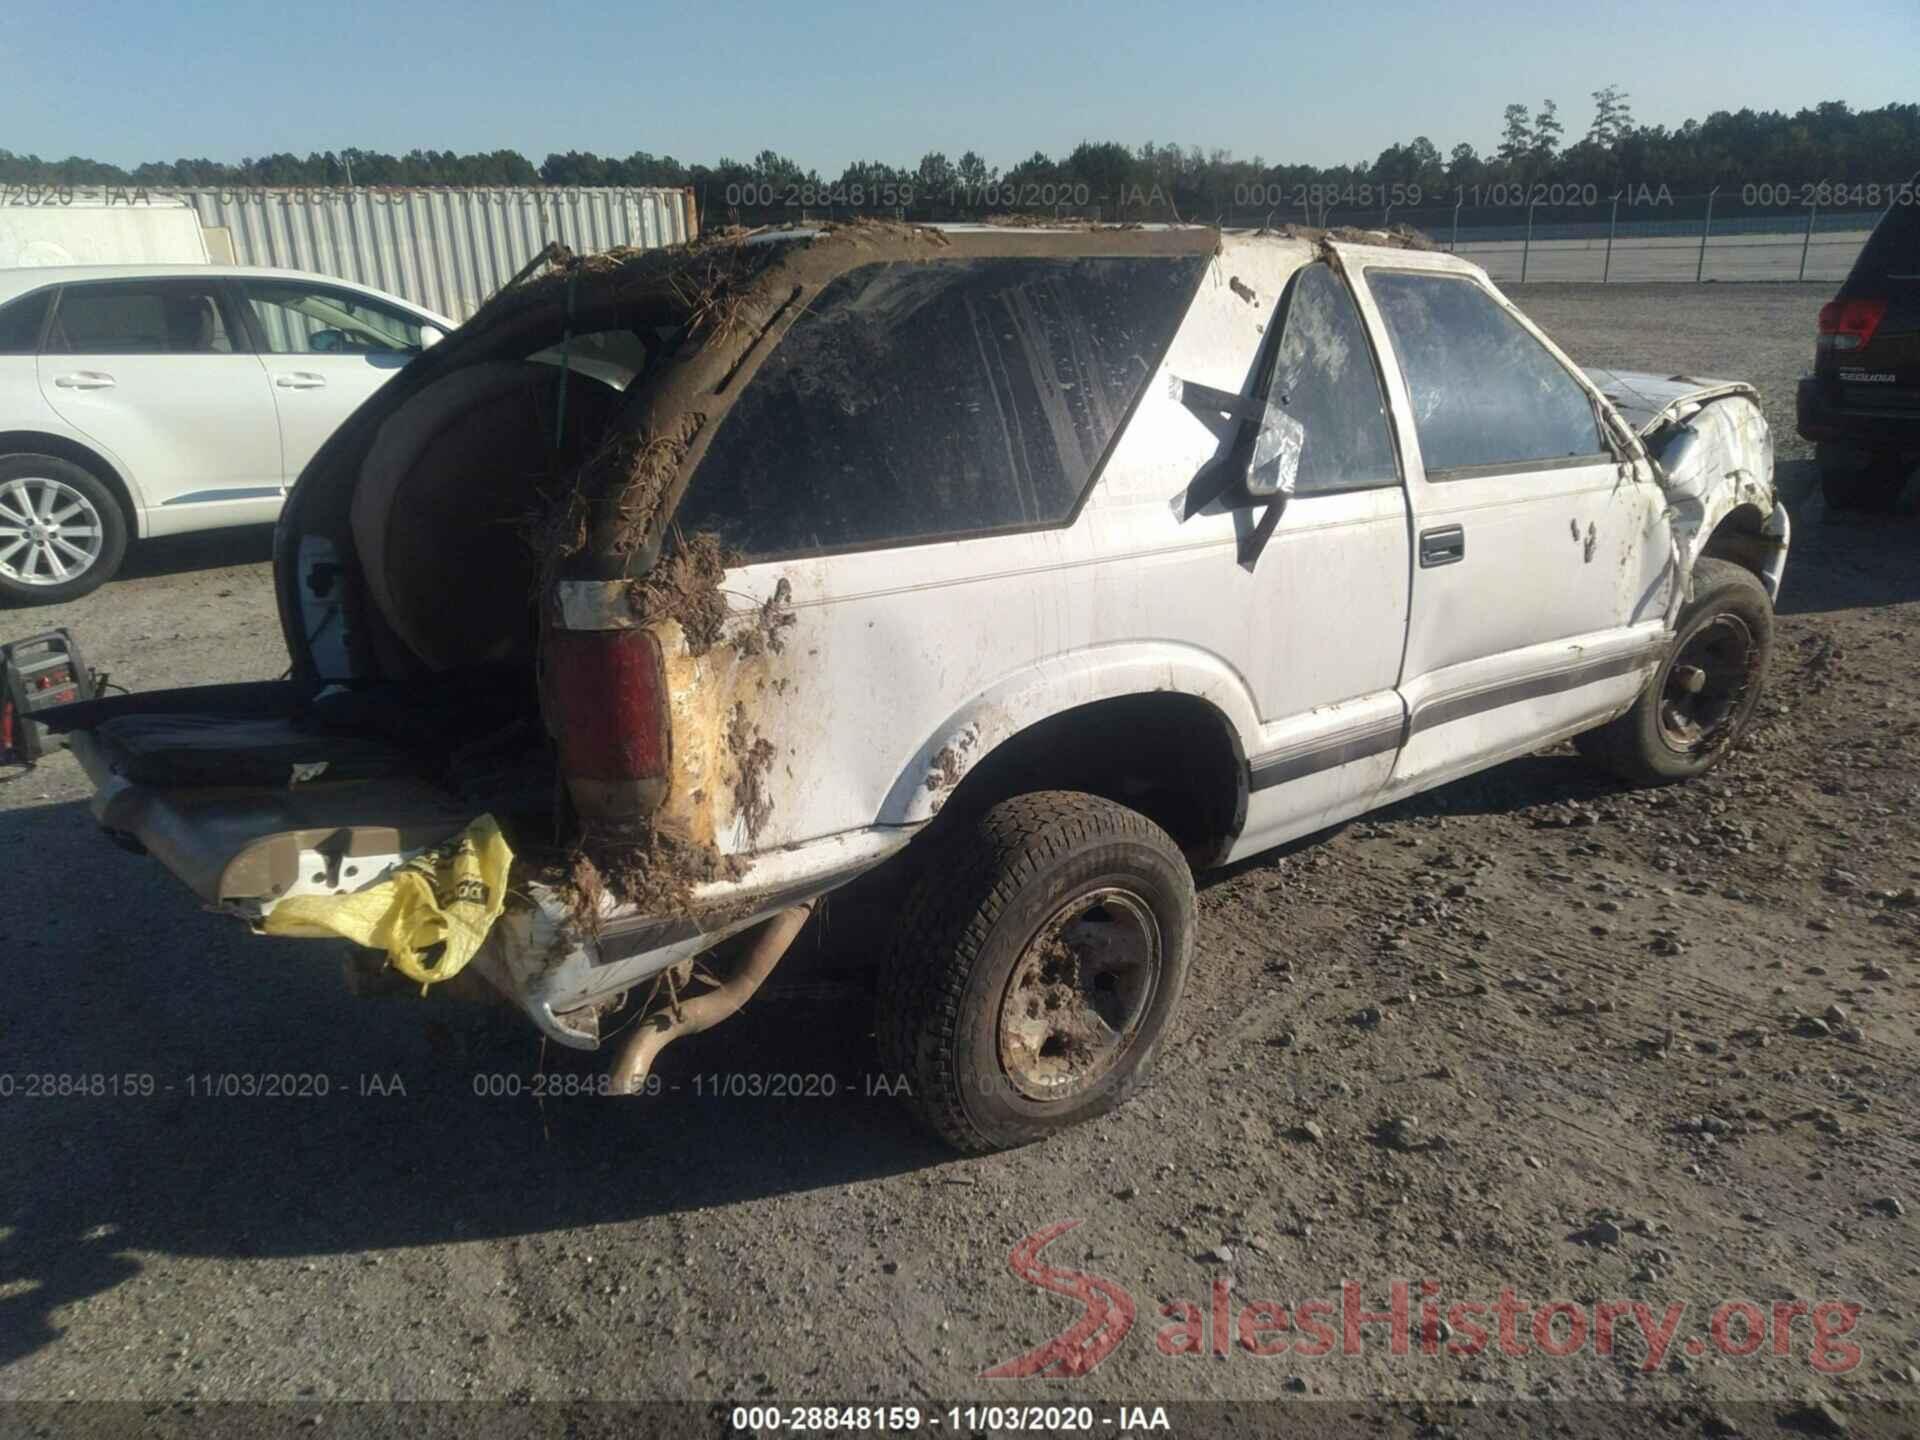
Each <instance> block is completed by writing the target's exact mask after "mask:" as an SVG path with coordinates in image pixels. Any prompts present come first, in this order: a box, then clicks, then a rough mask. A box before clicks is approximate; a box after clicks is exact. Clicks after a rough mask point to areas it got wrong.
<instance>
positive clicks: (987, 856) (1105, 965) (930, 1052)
mask: <svg viewBox="0 0 1920 1440" xmlns="http://www.w3.org/2000/svg"><path fill="white" fill-rule="evenodd" d="M933 843H935V844H936V845H939V846H941V847H942V849H941V853H940V855H939V856H938V857H937V860H938V863H935V864H931V865H929V866H928V867H927V868H926V870H925V871H924V872H923V873H922V875H921V877H920V880H919V883H918V884H917V885H916V886H915V887H914V889H913V891H912V893H911V894H910V896H909V898H908V900H907V904H906V907H905V910H904V912H903V914H902V917H901V921H900V925H899V928H898V930H897V932H896V935H895V940H894V944H893V950H892V954H891V955H890V956H889V957H888V963H887V966H886V969H885V970H884V972H883V973H882V976H881V982H880V1014H879V1038H880V1051H881V1059H882V1062H883V1063H884V1065H885V1067H886V1070H887V1074H888V1076H889V1078H895V1077H904V1078H905V1079H906V1081H907V1082H908V1086H909V1089H910V1092H911V1096H912V1104H913V1107H914V1109H915V1110H916V1111H917V1113H918V1114H919V1116H920V1118H921V1119H922V1120H923V1121H924V1122H925V1123H926V1125H927V1126H928V1127H929V1128H930V1129H931V1130H933V1132H934V1133H935V1134H936V1135H938V1136H940V1138H941V1139H943V1140H945V1141H946V1142H947V1143H948V1144H950V1145H952V1146H953V1147H954V1148H955V1149H958V1150H963V1151H967V1152H969V1153H976V1154H977V1153H981V1152H984V1151H989V1150H1003V1149H1008V1148H1010V1147H1012V1146H1016V1145H1026V1144H1029V1143H1031V1142H1032V1141H1035V1140H1040V1139H1044V1138H1045V1137H1046V1136H1048V1135H1051V1134H1053V1133H1054V1132H1055V1131H1057V1130H1064V1129H1066V1128H1067V1127H1068V1126H1070V1125H1076V1124H1078V1123H1079V1122H1081V1121H1082V1120H1088V1119H1091V1118H1093V1117H1094V1116H1096V1115H1102V1114H1105V1113H1106V1112H1107V1111H1109V1110H1111V1109H1113V1108H1114V1107H1115V1106H1117V1105H1119V1104H1121V1103H1122V1102H1123V1101H1125V1100H1126V1099H1128V1098H1129V1097H1130V1096H1131V1095H1132V1094H1133V1093H1134V1092H1135V1091H1137V1090H1138V1089H1139V1088H1140V1087H1141V1086H1142V1085H1143V1084H1145V1082H1146V1080H1147V1077H1148V1074H1149V1072H1150V1070H1151V1068H1152V1065H1153V1061H1154V1058H1155V1056H1156V1055H1157V1054H1158V1052H1159V1050H1160V1047H1161V1045H1162V1044H1163V1043H1164V1041H1165V1039H1166V1036H1167V1032H1168V1029H1169V1027H1170V1025H1171V1023H1172V1020H1173V1016H1174V1014H1175V1012H1176V1011H1177V1010H1178V1008H1179V1004H1180V994H1181V991H1182V990H1183V989H1184V988H1185V985H1186V978H1187V967H1188V965H1189V963H1190V961H1191V958H1192V953H1193V933H1194V895H1193V874H1192V872H1191V871H1190V870H1189V869H1188V868H1187V862H1186V860H1185V858H1184V857H1183V856H1182V855H1181V853H1180V847H1179V846H1178V845H1176V844H1175V843H1174V841H1173V837H1172V836H1170V835H1168V834H1167V833H1166V832H1165V831H1164V830H1162V829H1161V828H1160V827H1159V826H1158V825H1155V824H1154V823H1153V822H1152V821H1151V820H1149V819H1147V818H1146V817H1145V816H1144V815H1141V814H1138V813H1137V812H1135V811H1132V810H1129V809H1127V808H1126V807H1125V806H1123V805H1117V804H1115V803H1113V802H1112V801H1110V800H1102V799H1099V798H1097V797H1095V796H1092V795H1083V794H1079V793H1077V792H1074V791H1065V790H1044V791H1038V792H1036V793H1033V794H1029V795H1020V796H1016V797H1014V798H1013V799H1011V800H1005V801H1002V802H1001V803H1000V804H998V805H996V806H994V807H993V808H992V809H991V810H988V811H987V812H986V813H985V814H984V815H981V816H978V817H977V818H971V819H969V820H968V821H966V822H965V823H964V826H963V827H962V828H961V829H959V830H957V831H955V832H954V833H953V834H950V835H948V836H946V837H945V838H944V840H935V841H934V842H933Z"/></svg>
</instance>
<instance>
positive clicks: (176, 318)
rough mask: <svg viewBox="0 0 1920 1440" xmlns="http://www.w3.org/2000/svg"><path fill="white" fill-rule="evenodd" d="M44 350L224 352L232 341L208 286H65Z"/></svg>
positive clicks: (74, 352) (78, 352)
mask: <svg viewBox="0 0 1920 1440" xmlns="http://www.w3.org/2000/svg"><path fill="white" fill-rule="evenodd" d="M47 349H49V350H51V351H53V352H55V353H57V354H67V355H227V354H231V353H233V350H234V345H233V339H232V337H231V335H230V334H229V333H228V329H227V317H226V314H225V312H224V310H223V308H222V306H221V304H220V301H219V299H218V298H217V297H216V296H215V294H214V293H213V290H212V288H211V287H209V286H207V285H203V284H201V283H199V282H193V283H184V282H174V283H166V284H160V285H151V286H150V285H143V284H132V285H73V286H68V287H67V289H66V290H64V291H63V292H62V293H61V296H60V308H59V309H58V310H56V311H55V312H54V316H53V330H52V332H51V333H50V334H49V335H48V336H47Z"/></svg>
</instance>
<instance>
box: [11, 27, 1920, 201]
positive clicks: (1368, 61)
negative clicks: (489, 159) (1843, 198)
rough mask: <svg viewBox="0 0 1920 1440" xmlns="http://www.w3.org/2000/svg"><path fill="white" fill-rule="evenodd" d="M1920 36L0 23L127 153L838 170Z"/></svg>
mask: <svg viewBox="0 0 1920 1440" xmlns="http://www.w3.org/2000/svg"><path fill="white" fill-rule="evenodd" d="M1916 55H1920V4H1916V3H1915V0H1853V3H1851V4H1849V5H1847V6H1845V7H1841V6H1835V5H1831V4H1823V5H1816V4H1813V3H1808V0H1796V3H1784V0H1740V3H1721V0H1682V3H1680V4H1671V3H1667V4H1656V3H1652V0H1625V3H1614V4H1609V3H1607V0H1588V3H1579V4H1576V3H1571V0H1558V3H1555V0H1524V3H1523V0H1481V3H1478V4H1474V5H1467V4H1461V3H1457V0H1456V3H1452V4H1445V5H1442V4H1424V3H1397V4H1396V3H1388V4H1384V5H1381V6H1379V7H1378V8H1373V7H1366V6H1359V5H1340V4H1326V3H1320V4H1312V5H1303V6H1287V5H1283V4H1278V3H1267V4H1242V3H1232V4H1220V5H1191V4H1190V5H1184V6H1163V5H1147V4H1141V3H1135V0H1106V3H1102V4H1099V5H1088V4H1065V5H1055V6H1048V5H1044V4H1033V3H1026V4H1021V3H1013V0H978V3H976V4H974V5H972V6H971V7H969V8H966V9H964V10H961V11H958V12H954V13H951V14H946V15H941V14H936V13H934V12H932V11H929V10H927V9H925V8H923V7H921V6H918V5H913V4H908V3H900V4H891V5H886V4H875V3H867V0H814V3H809V4H787V5H782V6H778V7H764V8H762V7H751V6H744V5H730V4H726V3H724V0H723V3H719V4H712V5H707V4H692V3H681V4H677V5H673V6H649V5H645V4H639V3H628V4H620V5H609V4H604V3H601V0H564V3H560V4H556V5H553V6H552V7H551V8H550V9H549V10H547V11H546V12H545V13H541V12H540V11H539V10H537V9H536V8H535V7H532V6H529V5H527V4H526V3H525V0H512V3H509V0H474V3H471V4H467V5H459V6H457V5H452V4H448V3H444V0H412V3H404V4H396V5H391V6H389V5H373V4H361V3H355V0H333V3H327V4H323V5H320V6H304V5H284V4H262V3H260V0H245V3H241V0H202V3H197V4H169V3H164V0H163V3H159V4H155V3H152V0H145V3H125V0H63V3H61V4H59V5H49V6H34V7H31V9H28V8H27V7H24V6H23V7H22V9H21V10H20V11H19V12H16V15H15V18H14V19H13V20H12V21H10V22H8V23H7V24H6V25H5V26H4V27H0V147H4V148H6V149H9V150H13V151H16V152H20V153H28V152H32V153H38V154H40V155H42V156H45V157H48V158H57V157H64V156H66V155H69V154H81V155H87V156H91V157H93V158H96V159H100V160H107V161H113V162H118V163H121V164H128V163H132V162H137V161H140V160H148V159H173V158H176V157H179V156H202V155H204V156H207V157H208V158H211V159H215V160H229V161H230V160H237V159H239V158H240V157H241V156H243V155H258V154H264V153H268V152H271V151H276V150H291V151H294V152H296V153H299V154H305V153H306V152H307V151H309V150H325V149H337V148H340V147H342V146H348V145H354V146H359V147H362V148H365V149H373V150H388V151H395V152H398V151H404V150H407V149H410V148H412V147H414V146H422V147H427V148H433V149H450V150H460V151H467V150H488V149H494V148H501V147H506V148H513V149H517V150H520V151H521V152H522V153H524V154H526V155H527V156H528V157H530V158H531V159H532V160H533V161H534V162H535V163H536V164H537V163H538V162H539V161H540V159H541V158H542V157H543V156H544V155H545V154H546V153H547V152H548V151H550V150H567V149H580V150H595V151H599V152H600V153H602V154H619V155H624V154H627V153H629V152H631V151H633V150H637V149H646V150H652V151H654V152H656V153H667V154H672V155H675V156H677V157H678V158H679V159H681V160H704V161H709V162H710V161H713V160H717V159H718V158H720V157H721V156H722V155H731V156H733V157H735V158H739V159H746V158H748V157H749V156H751V155H752V153H753V152H755V151H756V150H759V149H760V148H762V147H771V148H773V149H776V150H779V151H782V152H784V153H786V154H788V155H791V156H792V157H793V158H794V159H796V160H798V161H799V162H800V163H801V164H802V165H803V166H815V167H818V168H819V169H820V170H822V171H823V172H824V173H826V174H828V175H829V176H831V175H837V174H838V173H839V169H840V167H841V166H842V165H843V164H844V163H845V162H847V161H849V160H852V159H855V158H864V159H875V160H885V161H888V162H890V163H894V164H912V163H914V162H916V161H917V160H918V159H919V157H920V156H921V155H922V154H923V153H925V152H926V151H928V150H944V151H946V152H947V154H948V156H949V157H950V158H957V157H958V155H959V154H960V152H961V151H963V150H965V149H968V148H969V147H971V148H973V149H975V150H978V151H979V152H980V153H981V154H982V155H984V156H985V157H986V158H987V160H988V161H989V162H991V163H993V164H996V165H999V166H1001V167H1002V168H1004V167H1006V166H1008V165H1010V164H1012V163H1014V162H1015V161H1017V160H1020V159H1023V158H1025V156H1026V155H1028V154H1030V153H1031V152H1032V151H1033V150H1034V149H1036V148H1039V149H1043V150H1046V151H1048V152H1049V153H1052V154H1055V155H1058V154H1060V153H1062V152H1064V151H1066V150H1069V149H1071V148H1072V146H1073V145H1074V144H1075V143H1076V142H1077V141H1079V140H1081V139H1088V138H1091V139H1116V140H1122V141H1125V142H1127V143H1129V144H1138V143H1139V142H1141V141H1145V140H1154V141H1158V142H1163V143H1164V142H1167V141H1179V142H1180V143H1182V144H1190V145H1199V146H1201V147H1203V148H1205V149H1214V148H1223V149H1227V150H1231V151H1232V152H1233V153H1234V154H1236V155H1238V156H1252V155H1255V154H1259V155H1262V156H1264V157H1265V158H1266V159H1267V160H1268V161H1270V162H1271V161H1277V160H1283V159H1284V160H1299V161H1305V162H1309V163H1331V162H1335V161H1341V160H1361V159H1371V158H1372V157H1373V156H1374V155H1376V154H1378V153H1379V151H1380V150H1381V149H1382V148H1384V147H1385V146H1386V145H1388V144H1390V143H1393V142H1394V141H1398V140H1405V139H1410V138H1411V137H1412V136H1414V135H1416V134H1424V135H1426V136H1428V137H1429V138H1431V139H1432V140H1433V141H1434V143H1435V144H1437V145H1438V146H1439V147H1440V149H1441V150H1442V151H1443V152H1445V151H1446V150H1448V149H1450V148H1451V147H1452V145H1453V144H1454V143H1455V142H1456V141H1459V140H1463V139H1464V140H1468V141H1470V142H1472V143H1473V144H1474V145H1475V146H1477V147H1478V148H1479V149H1480V151H1481V152H1482V153H1486V152H1488V151H1490V150H1491V149H1492V148H1493V146H1494V144H1495V142H1496V139H1497V135H1498V130H1499V124H1500V112H1501V109H1502V107H1503V106H1505V105H1506V104H1507V103H1508V102H1509V101H1514V100H1518V101H1523V102H1525V103H1527V104H1528V105H1529V106H1537V105H1538V104H1539V102H1540V101H1541V100H1542V99H1545V98H1549V97H1550V98H1553V99H1555V100H1557V101H1558V102H1559V106H1560V113H1561V117H1562V119H1563V120H1564V121H1565V123H1566V128H1567V138H1568V139H1569V140H1572V139H1575V138H1578V136H1579V134H1580V133H1581V132H1582V131H1583V130H1584V129H1585V126H1586V123H1587V121H1588V119H1589V118H1590V117H1591V103H1590V101H1589V99H1588V96H1589V93H1590V92H1591V91H1594V90H1596V89H1598V88H1600V87H1601V86H1602V85H1606V84H1609V83H1617V84H1619V85H1621V86H1623V87H1625V88H1626V89H1627V90H1628V91H1629V92H1630V94H1631V96H1632V103H1633V109H1634V113H1635V117H1636V119H1638V120H1640V121H1642V122H1649V123H1653V122H1657V123H1665V124H1669V125H1672V124H1677V123H1679V122H1680V121H1681V120H1684V119H1685V118H1687V117H1688V116H1700V117H1704V116H1705V115H1706V114H1708V113H1709V112H1711V111H1713V110H1717V109H1729V110H1732V109H1738V108H1740V107H1741V106H1746V105H1751V106H1754V107H1756V108H1777V109H1788V110H1791V109H1795V108H1798V107H1799V106H1801V105H1805V104H1811V103H1813V102H1815V101H1818V100H1823V99H1835V98H1838V99H1844V100H1847V101H1848V102H1849V103H1851V104H1853V105H1855V106H1856V107H1862V108H1864V107H1870V106H1875V105H1881V104H1885V103H1887V102H1888V101H1893V100H1915V99H1920V83H1916V82H1917V79H1920V71H1917V70H1916V68H1915V57H1916ZM1756 178H1766V177H1756Z"/></svg>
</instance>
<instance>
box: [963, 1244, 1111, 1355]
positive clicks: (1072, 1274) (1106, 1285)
mask: <svg viewBox="0 0 1920 1440" xmlns="http://www.w3.org/2000/svg"><path fill="white" fill-rule="evenodd" d="M1079 1223H1080V1222H1079V1221H1078V1220H1058V1221H1055V1222H1054V1223H1053V1224H1051V1225H1049V1226H1047V1227H1046V1229H1044V1230H1036V1231H1034V1232H1033V1234H1031V1235H1029V1236H1027V1238H1026V1239H1024V1240H1022V1241H1021V1242H1020V1243H1019V1244H1018V1245H1016V1246H1014V1247H1013V1253H1012V1254H1010V1255H1008V1256H1007V1268H1008V1269H1010V1270H1012V1271H1013V1273H1014V1274H1016V1275H1018V1276H1019V1277H1020V1278H1021V1279H1022V1280H1024V1281H1026V1282H1027V1283H1028V1284H1029V1285H1038V1286H1039V1287H1040V1288H1041V1289H1042V1290H1050V1291H1052V1292H1053V1293H1054V1294H1055V1295H1064V1296H1066V1297H1067V1298H1068V1299H1069V1300H1078V1301H1079V1302H1080V1303H1081V1304H1082V1305H1084V1306H1085V1307H1086V1310H1087V1313H1086V1314H1085V1315H1083V1316H1081V1317H1080V1319H1078V1320H1076V1321H1075V1322H1074V1323H1073V1324H1072V1325H1071V1326H1069V1327H1068V1328H1067V1329H1065V1330H1063V1331H1061V1332H1060V1333H1059V1334H1058V1335H1056V1336H1055V1337H1054V1338H1053V1339H1051V1340H1049V1341H1048V1342H1047V1343H1046V1344H1044V1345H1042V1346H1041V1347H1040V1348H1039V1349H1037V1350H1029V1351H1028V1352H1027V1353H1026V1354H1024V1355H1017V1356H1015V1357H1014V1358H1013V1359H1011V1360H1007V1361H1003V1362H1002V1363H1001V1364H998V1365H995V1366H994V1367H993V1368H992V1369H991V1370H982V1371H981V1372H980V1375H981V1378H983V1379H986V1380H1028V1379H1032V1378H1033V1377H1035V1376H1038V1377H1040V1378H1041V1379H1043V1380H1071V1379H1074V1378H1076V1377H1077V1376H1081V1375H1085V1374H1086V1373H1087V1372H1088V1371H1089V1370H1091V1369H1093V1367H1094V1366H1096V1365H1098V1364H1099V1363H1100V1362H1101V1361H1102V1360H1104V1359H1106V1358H1107V1356H1109V1355H1111V1354H1112V1353H1113V1349H1114V1347H1115V1346H1116V1345H1118V1344H1119V1343H1120V1342H1121V1341H1122V1340H1124V1339H1126V1336H1127V1331H1129V1330H1131V1329H1132V1328H1133V1314H1134V1311H1133V1297H1132V1296H1131V1295H1129V1294H1128V1293H1127V1292H1126V1291H1125V1290H1122V1289H1121V1288H1120V1287H1119V1286H1118V1285H1116V1284H1114V1283H1113V1282H1112V1281H1111V1280H1103V1279H1101V1278H1100V1277H1099V1276H1098V1275H1086V1274H1083V1273H1081V1272H1080V1271H1078V1270H1056V1269H1055V1268H1054V1267H1053V1266H1051V1265H1049V1264H1047V1263H1046V1262H1045V1261H1043V1260H1042V1259H1041V1258H1040V1252H1041V1251H1042V1250H1044V1249H1046V1248H1047V1246H1049V1245H1051V1244H1052V1243H1053V1242H1054V1241H1055V1240H1058V1239H1059V1238H1060V1237H1061V1236H1062V1235H1064V1234H1066V1233H1067V1232H1068V1231H1069V1230H1071V1229H1073V1228H1074V1226H1076V1225H1078V1224H1079Z"/></svg>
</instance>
